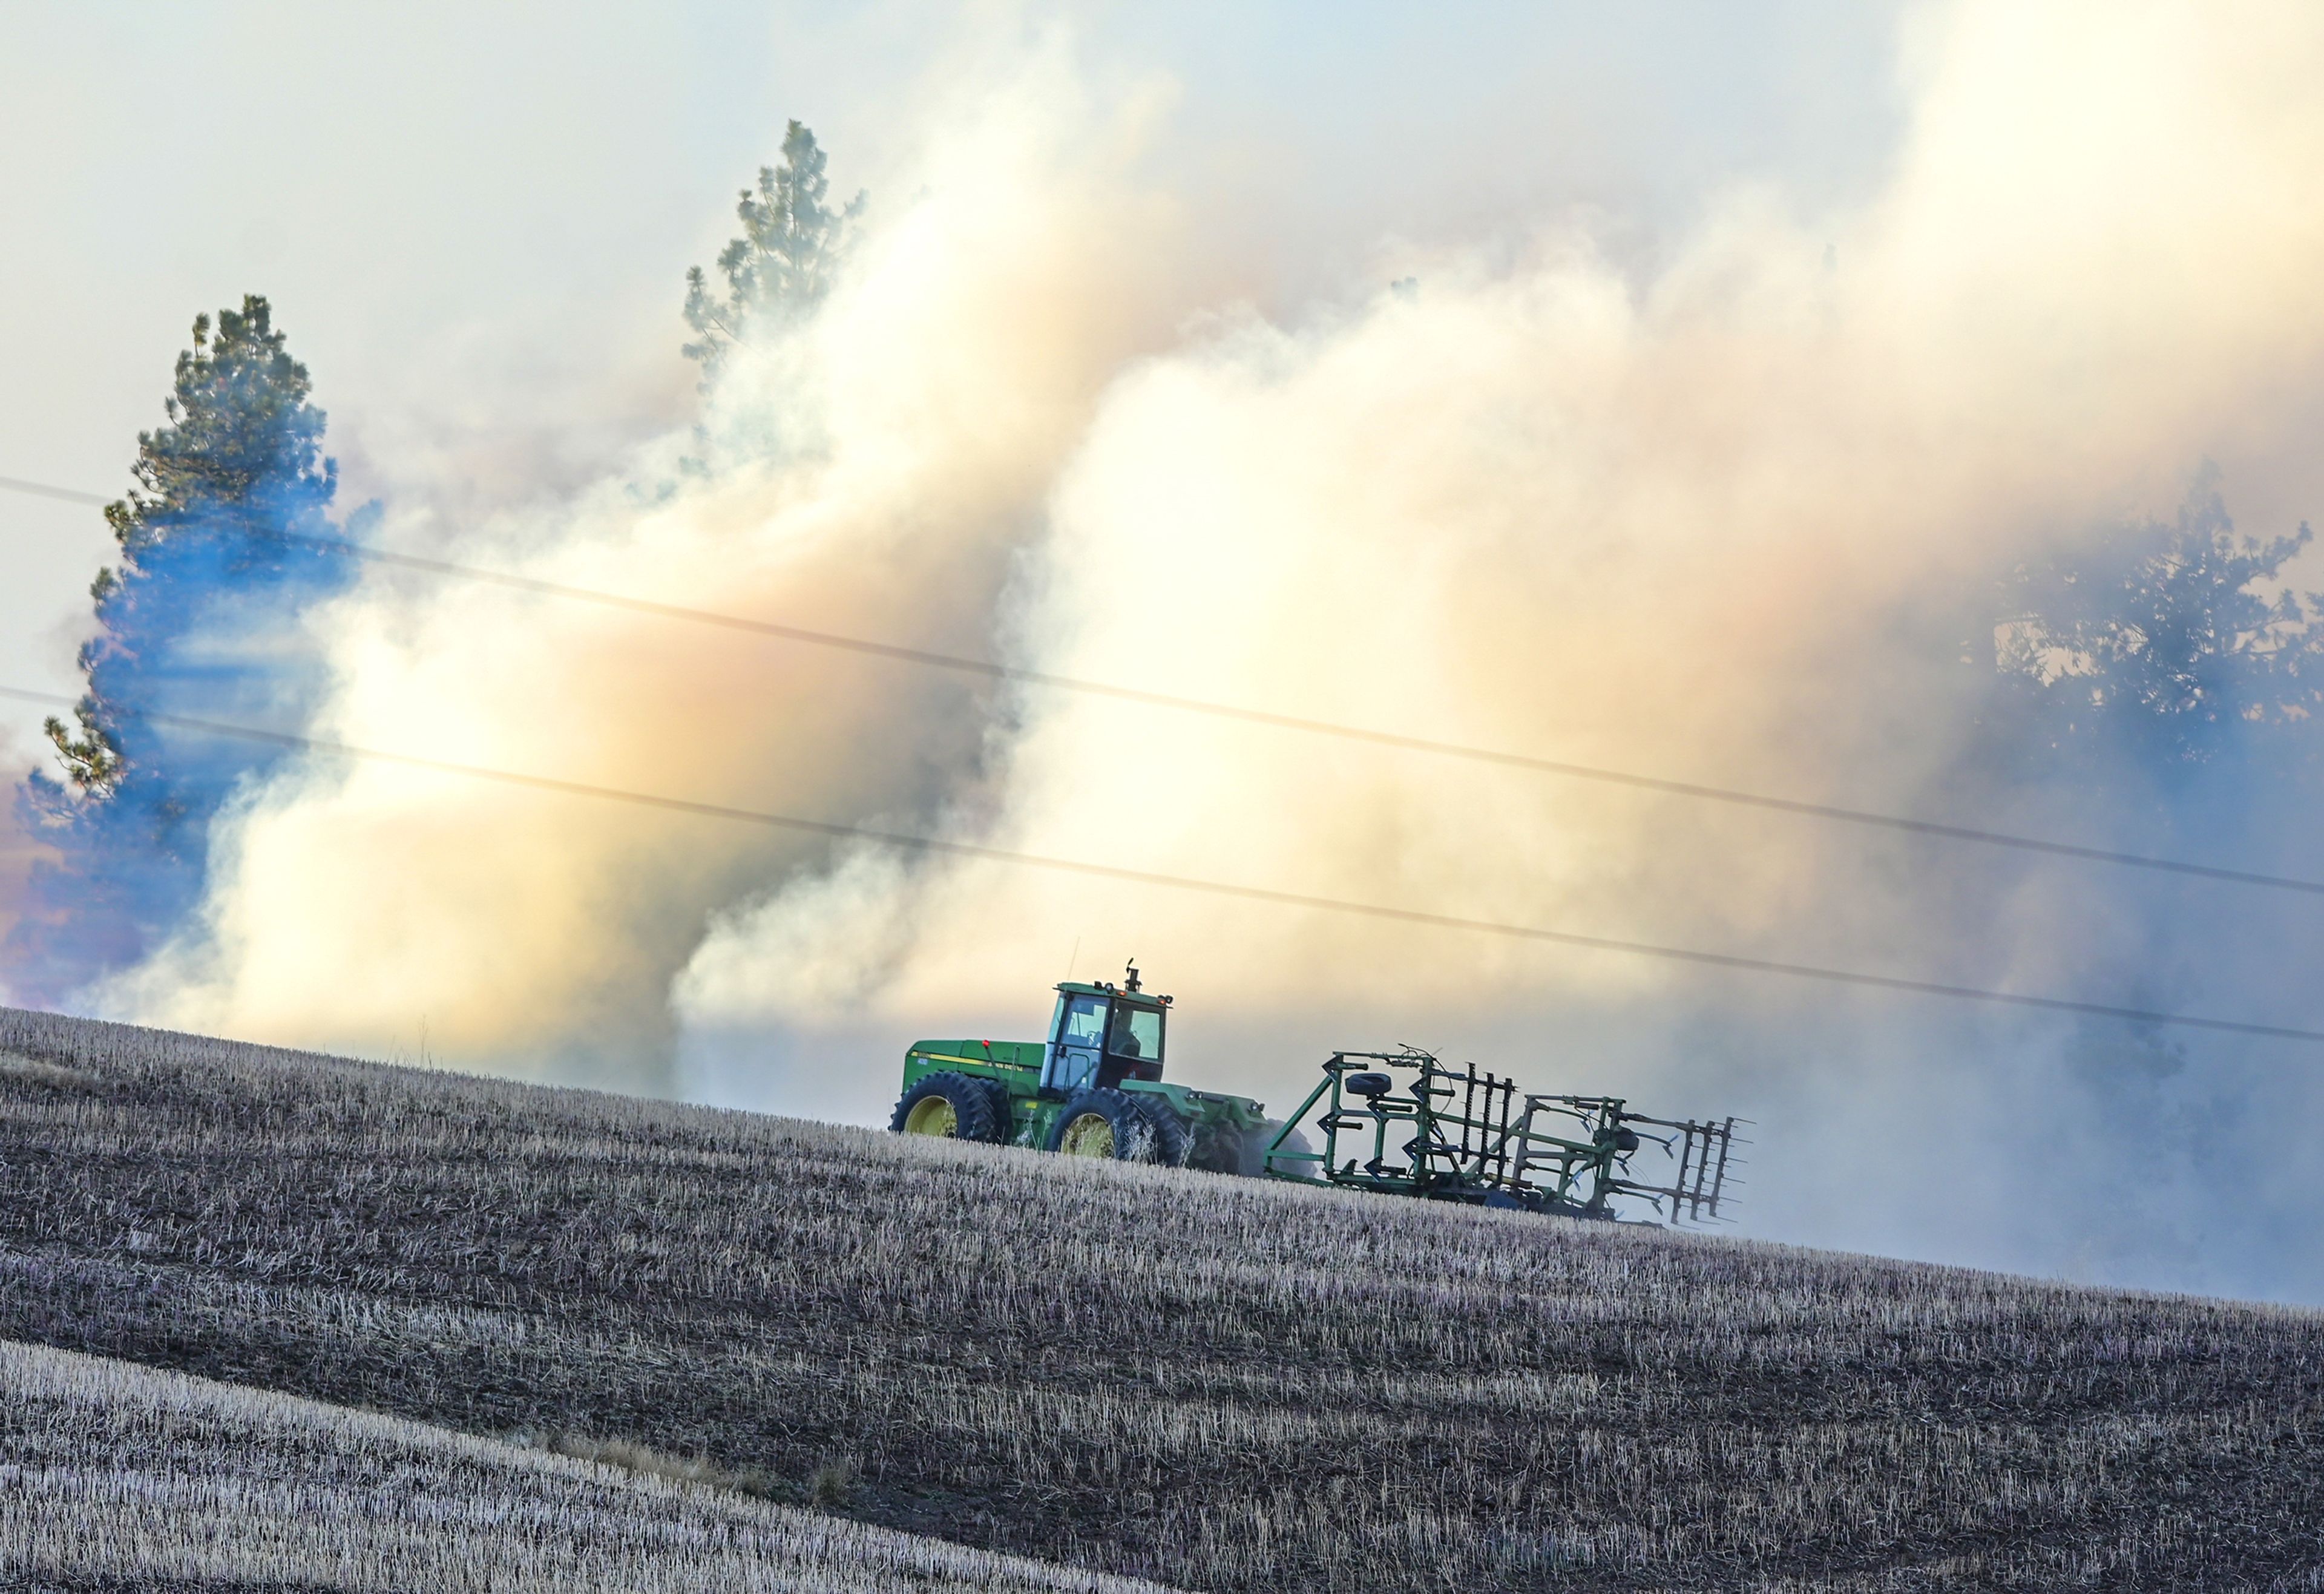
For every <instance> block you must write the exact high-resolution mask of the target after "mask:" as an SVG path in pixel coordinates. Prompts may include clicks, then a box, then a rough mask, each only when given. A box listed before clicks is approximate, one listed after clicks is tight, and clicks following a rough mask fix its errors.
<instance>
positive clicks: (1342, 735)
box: [0, 476, 2324, 896]
mask: <svg viewBox="0 0 2324 1594" xmlns="http://www.w3.org/2000/svg"><path fill="white" fill-rule="evenodd" d="M0 488H10V489H14V490H17V491H21V492H28V493H41V494H43V495H45V496H48V497H51V498H61V499H65V500H68V501H69V502H79V503H105V502H109V501H108V500H106V499H102V498H99V497H97V495H96V494H94V493H75V492H72V491H70V490H69V489H67V488H63V487H44V486H42V485H40V484H37V483H31V482H18V481H14V480H13V479H10V478H8V477H5V476H0ZM271 535H273V536H275V537H277V538H280V539H282V540H284V541H289V542H303V543H308V544H311V545H313V546H315V547H318V548H332V549H336V550H337V551H339V552H341V553H345V554H347V555H350V556H352V557H355V558H359V559H364V560H368V561H369V562H371V563H373V564H375V565H386V566H392V567H396V568H399V569H405V570H419V571H424V572H426V573H427V574H429V575H432V576H457V577H460V578H462V579H465V580H469V581H477V582H484V583H486V584H489V585H494V586H503V587H508V588H511V589H512V590H514V591H518V592H530V593H538V594H542V595H544V596H549V597H558V598H567V599H572V600H575V601H577V602H581V603H587V604H599V605H601V606H603V607H605V608H609V609H623V610H627V611H629V612H631V613H637V614H652V615H657V616H659V617H660V618H663V619H667V620H683V621H690V622H695V623H696V624H701V625H714V626H719V627H723V628H724V629H725V630H728V631H749V632H752V633H755V634H757V635H760V636H767V637H776V638H779V639H780V640H784V641H789V642H800V643H805V644H807V645H808V646H810V647H816V648H830V649H835V650H839V651H842V652H848V653H856V654H862V655H865V656H868V657H871V658H875V659H893V660H896V661H897V662H899V663H903V664H913V665H919V666H922V667H924V668H931V669H943V670H951V671H954V673H957V674H962V675H973V676H978V677H982V678H984V679H986V680H992V681H1006V682H1011V683H1015V684H1019V685H1024V686H1046V687H1049V688H1051V689H1053V690H1056V691H1061V692H1074V693H1079V694H1081V695H1082V696H1090V697H1106V698H1111V699H1113V700H1114V701H1116V702H1120V703H1136V704H1141V705H1146V706H1148V707H1152V708H1167V709H1172V710H1175V711H1176V712H1178V713H1182V714H1205V715H1208V716H1210V717H1212V718H1213V719H1223V720H1237V721H1240V722H1242V723H1245V724H1253V725H1266V726H1268V727H1270V728H1272V729H1275V730H1280V731H1298V732H1303V733H1306V734H1309V735H1314V736H1330V737H1335V738H1337V739H1339V740H1341V741H1345V742H1365V743H1368V744H1369V745H1371V746H1374V747H1389V748H1395V749H1397V750H1398V751H1405V752H1420V753H1428V754H1432V755H1434V756H1436V757H1440V758H1452V759H1464V760H1469V761H1471V762H1474V763H1482V764H1495V765H1499V766H1501V767H1503V768H1505V769H1528V770H1532V771H1534V772H1535V773H1536V774H1544V775H1558V776H1563V777H1566V778H1568V779H1575V780H1595V781H1599V782H1600V783H1602V784H1605V785H1609V786H1624V787H1628V788H1632V789H1634V790H1639V791H1659V792H1665V793H1669V794H1671V795H1673V796H1676V797H1697V798H1701V799H1702V800H1703V801H1706V802H1715V803H1731V804H1735V805H1737V806H1743V807H1751V808H1762V809H1766V810H1770V811H1772V812H1775V813H1779V814H1796V815H1803V816H1805V817H1807V818H1811V819H1830V820H1836V821H1839V822H1840V823H1842V824H1847V825H1867V826H1872V827H1875V828H1878V829H1884V830H1895V831H1902V832H1904V834H1908V835H1922V836H1931V837H1935V838H1937V839H1940V840H1943V841H1955V842H1974V843H1979V844H1981V845H1985V846H1991V847H2006V848H2013V849H2015V850H2016V851H2019V852H2041V853H2045V854H2047V855H2049V856H2051V857H2055V858H2078V859H2080V860H2082V861H2085V862H2093V863H2111V864H2116V865H2119V866H2122V867H2124V868H2129V869H2145V870H2153V871H2160V872H2163V873H2166V874H2180V875H2191V876H2194V877H2195V878H2197V879H2199V880H2223V881H2226V882H2227V883H2229V884H2233V885H2239V886H2264V887H2268V888H2270V889H2275V890H2282V891H2301V892H2306V893H2308V894H2310V895H2311V896H2324V880H2301V879H2298V878H2296V877H2294V876H2289V875H2281V874H2268V873H2264V872H2262V871H2253V870H2242V869H2222V868H2218V867H2217V866H2215V865H2212V864H2209V863H2192V862H2189V861H2185V860H2183V859H2176V858H2157V857H2153V856H2152V855H2150V854H2147V853H2143V852H2114V851H2111V850H2109V849H2107V848H2104V847H2086V846H2080V845H2078V844H2076V843H2071V842H2059V841H2049V840H2045V839H2043V838H2042V837H2039V836H2026V835H2015V834H2010V833H2008V832H2006V831H1997V830H1980V829H1977V828H1975V827H1973V826H1969V825H1944V824H1940V823H1938V822H1937V821H1935V820H1932V819H1914V818H1910V817H1908V816H1906V815H1900V814H1878V813H1874V812H1872V811H1870V810H1868V809H1864V808H1848V807H1840V806H1835V805H1832V804H1830V803H1811V802H1804V801H1802V800H1799V799H1797V798H1794V797H1771V796H1769V795H1767V794H1766V793H1764V792H1752V791H1739V790H1737V789H1735V788H1731V787H1724V786H1705V785H1701V784H1700V783H1698V782H1694V781H1688V780H1670V779H1664V778H1662V777H1660V776H1656V775H1641V774H1637V773H1635V772H1633V771H1629V770H1624V769H1603V768H1600V767H1598V766H1595V765H1591V764H1574V763H1566V762H1563V761H1561V760H1555V759H1545V758H1535V757H1534V756H1533V755H1531V754H1529V753H1519V752H1508V751H1502V750H1499V749H1496V748H1489V747H1471V746H1468V745H1465V744H1463V743H1461V742H1440V741H1436V740H1434V739H1433V738H1430V737H1425V736H1405V735H1400V734H1398V733H1395V732H1392V731H1375V730H1369V729H1367V728H1365V727H1363V726H1360V725H1346V724H1341V723H1336V722H1333V721H1330V720H1314V719H1305V718H1302V717H1300V716H1298V715H1296V714H1276V713H1272V712H1270V711H1268V710H1266V709H1259V708H1243V707H1240V706H1238V705H1234V704H1230V703H1213V702H1211V701H1209V700H1207V699H1204V698H1199V697H1180V696H1174V695H1172V694H1170V693H1167V692H1148V691H1144V690H1141V689H1140V688H1139V687H1135V686H1116V685H1114V684H1112V683H1111V682H1107V681H1093V680H1086V679H1084V678H1082V677H1077V676H1065V675H1055V674H1052V673H1050V672H1049V671H1047V670H1039V669H1026V668H1019V667H1018V666H1015V665H1007V664H998V663H994V662H993V661H991V660H990V659H969V658H964V657H962V656H960V655H957V654H952V653H936V652H931V651H928V650H926V649H921V648H907V647H901V646H899V645H897V644H895V643H892V642H875V641H871V640H868V639H866V638H862V637H851V636H843V635H841V634H839V633H837V632H835V631H812V630H808V629H807V628H806V627H803V626H796V625H782V624H779V623H777V622H774V621H770V620H752V619H748V618H745V617H744V616H742V615H738V614H721V613H717V612H715V611H714V610H707V609H691V608H686V607H682V606H680V605H678V604H657V603H654V602H652V601H650V599H645V598H632V597H624V596H622V594H619V593H609V592H604V591H602V590H599V589H597V588H595V587H586V586H568V585H566V584H564V583H562V582H556V581H542V580H539V579H538V578H536V577H533V576H517V575H513V574H512V573H509V572H507V571H501V570H487V569H483V568H480V567H476V566H474V565H462V564H456V563H454V562H453V561H451V560H448V559H431V558H428V557H423V556H421V555H419V554H401V553H393V552H391V551H389V550H388V549H385V548H369V547H366V546H364V544H362V543H356V542H348V541H346V540H345V539H340V538H336V537H313V536H309V535H306V534H304V533H300V532H290V531H282V532H274V533H272V534H271Z"/></svg>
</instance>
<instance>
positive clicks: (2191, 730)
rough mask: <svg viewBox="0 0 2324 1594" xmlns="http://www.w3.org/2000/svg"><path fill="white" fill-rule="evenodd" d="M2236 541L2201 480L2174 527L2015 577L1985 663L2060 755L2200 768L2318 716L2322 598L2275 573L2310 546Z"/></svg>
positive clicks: (2121, 537) (2124, 537) (2209, 483)
mask: <svg viewBox="0 0 2324 1594" xmlns="http://www.w3.org/2000/svg"><path fill="white" fill-rule="evenodd" d="M2310 535H2311V534H2310V530H2309V528H2308V527H2306V526H2304V525H2303V526H2301V528H2300V529H2299V530H2297V531H2295V532H2293V533H2292V534H2291V535H2289V536H2284V537H2276V538H2267V539H2261V538H2252V537H2246V536H2245V535H2243V534H2241V533H2239V532H2238V531H2237V530H2236V527H2235V523H2234V522H2233V521H2230V520H2229V519H2228V518H2227V505H2226V503H2225V502H2224V500H2223V499H2222V498H2221V496H2220V493H2219V489H2218V473H2217V472H2216V471H2209V470H2207V471H2206V472H2205V473H2204V474H2203V475H2202V476H2201V477H2199V479H2198V480H2197V482H2196V483H2195V485H2194V487H2193V490H2192V491H2191V492H2190V493H2189V495H2188V498H2187V502H2186V503H2185V504H2184V505H2183V506H2182V507H2181V510H2180V512H2179V514H2178V516H2177V518H2176V519H2175V520H2174V521H2168V522H2156V523H2151V524H2148V525H2145V526H2140V527H2126V528H2123V529H2121V530H2119V531H2118V532H2117V533H2116V535H2115V536H2113V537H2111V538H2109V539H2107V540H2106V541H2105V543H2103V544H2102V545H2100V546H2099V547H2098V548H2093V549H2088V550H2083V551H2081V552H2080V553H2079V554H2077V555H2074V556H2070V557H2061V558H2056V559H2053V560H2051V561H2049V562H2047V563H2045V564H2043V565H2042V566H2040V567H2026V568H2022V569H2020V570H2018V571H2016V572H2015V574H2014V576H2012V577H2011V579H2010V580H2009V582H2008V583H2007V584H2006V587H2005V593H2006V598H2005V602H2006V604H2007V605H2008V608H2009V610H2010V611H2011V613H2010V618H2009V619H2007V620H2006V621H2005V622H2003V624H2002V626H2001V627H2000V629H1999V631H1997V637H1996V642H1997V663H1998V665H1999V666H2000V668H2001V670H2002V673H2003V675H2004V676H2005V677H2007V678H2009V679H2011V680H2013V681H2014V682H2015V683H2016V684H2017V686H2018V690H2019V691H2020V692H2021V694H2023V695H2024V696H2023V697H2022V698H2021V704H2022V706H2023V707H2024V708H2027V709H2031V710H2032V711H2033V721H2034V723H2035V724H2036V725H2038V727H2039V730H2038V731H2037V735H2038V736H2039V737H2040V738H2041V739H2042V740H2043V741H2046V742H2049V743H2050V744H2051V745H2052V746H2054V747H2058V748H2061V749H2063V748H2065V747H2068V746H2070V745H2073V744H2078V743H2079V744H2093V743H2096V744H2112V745H2113V746H2115V747H2116V748H2118V749H2120V750H2121V751H2129V752H2133V753H2134V754H2135V756H2136V757H2137V758H2139V759H2140V760H2142V761H2143V762H2145V763H2147V764H2148V765H2150V766H2151V767H2155V768H2166V767H2168V766H2171V765H2174V764H2177V765H2193V764H2200V763H2204V762H2208V761H2209V760H2211V759H2213V758H2214V757H2216V756H2218V754H2219V753H2220V752H2221V751H2223V750H2224V748H2225V747H2226V746H2227V744H2228V743H2229V742H2231V741H2233V740H2235V739H2236V738H2237V737H2238V736H2242V735H2248V734H2251V733H2265V731H2266V728H2267V727H2270V726H2277V727H2305V726H2308V725H2310V724H2312V723H2314V721H2315V720H2316V719H2317V718H2318V716H2319V714H2324V626H2319V625H2318V624H2317V623H2316V618H2317V616H2318V614H2319V612H2324V594H2312V593H2311V594H2300V593H2298V592H2296V591H2294V590H2293V589H2292V586H2291V585H2290V583H2289V582H2288V580H2287V579H2286V576H2285V574H2284V569H2285V567H2286V566H2287V565H2289V564H2290V563H2291V562H2292V559H2293V557H2294V556H2295V555H2297V554H2299V553H2300V552H2301V550H2302V549H2303V548H2306V547H2307V546H2308V544H2309V541H2310Z"/></svg>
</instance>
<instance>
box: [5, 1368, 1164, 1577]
mask: <svg viewBox="0 0 2324 1594" xmlns="http://www.w3.org/2000/svg"><path fill="white" fill-rule="evenodd" d="M0 1582H5V1585H6V1586H7V1587H9V1588H12V1589H22V1588H24V1587H26V1586H28V1585H31V1586H33V1587H40V1588H54V1589H91V1588H103V1589H155V1588H169V1589H182V1588H186V1587H189V1586H198V1587H201V1588H204V1589H284V1588H296V1589H332V1590H342V1589H344V1590H347V1591H348V1594H359V1591H364V1590H379V1591H381V1594H394V1591H398V1590H405V1589H429V1590H434V1591H437V1594H469V1591H471V1590H473V1591H475V1594H484V1591H485V1590H491V1591H492V1594H568V1591H574V1594H580V1591H588V1590H597V1589H606V1590H612V1589H622V1590H625V1591H635V1594H694V1591H696V1590H704V1591H707V1590H711V1589H718V1590H736V1591H741V1590H779V1589H780V1590H788V1589H815V1590H817V1591H818V1594H824V1591H826V1590H827V1591H829V1594H1140V1591H1141V1590H1143V1591H1145V1594H1159V1591H1157V1590H1156V1589H1155V1588H1154V1585H1152V1584H1150V1583H1132V1582H1128V1581H1123V1580H1115V1579H1111V1578H1093V1577H1091V1576H1089V1575H1087V1574H1084V1573H1080V1572H1074V1571H1063V1570H1060V1569H1056V1568H1050V1567H1041V1566H1035V1565H1032V1564H1030V1563H1028V1562H1020V1561H1015V1560H1011V1559H1009V1558H1006V1557H1001V1556H994V1555H989V1554H986V1553H982V1552H981V1551H976V1550H964V1549H961V1548H959V1547H957V1546H955V1545H952V1544H947V1543H943V1542H941V1541H939V1540H934V1539H923V1538H914V1537H912V1536H910V1535H908V1534H898V1533H890V1532H888V1531H887V1530H885V1529H881V1528H876V1527H866V1526H863V1525H860V1524H857V1523H853V1522H844V1521H839V1520H835V1519H834V1518H832V1517H829V1516H817V1515H814V1514H812V1513H809V1512H806V1511H800V1510H796V1509H793V1508H790V1507H788V1506H772V1505H768V1504H766V1503H765V1502H763V1501H760V1500H754V1499H750V1498H747V1497H743V1496H742V1495H739V1494H735V1493H733V1492H731V1491H728V1490H725V1489H719V1488H697V1487H690V1486H687V1485H685V1484H681V1483H677V1482H672V1481H669V1480H667V1479H662V1478H659V1477H654V1476H651V1475H642V1474H640V1473H637V1472H634V1471H629V1472H624V1471H617V1470H613V1468H610V1467H604V1466H598V1465H595V1464H592V1463H590V1462H587V1461H582V1460H571V1459H568V1458H567V1457H564V1456H561V1455H554V1454H549V1453H546V1452H544V1451H539V1450H522V1449H518V1448H516V1447H515V1446H512V1445H509V1444H503V1443H500V1442H495V1441H493V1440H489V1439H475V1438H470V1437H467V1436H466V1435H462V1434H457V1433H447V1432H446V1431H445V1430H443V1429H441V1428H429V1427H423V1426H421V1425H420V1424H414V1423H406V1422H402V1421H400V1420H398V1419H396V1418H393V1417H385V1416H380V1415H377V1414H372V1413H367V1412H350V1411H346V1410H343V1409H341V1408H339V1407H336V1406H327V1405H319V1404H318V1403H316V1402H313V1401H309V1400H300V1399H296V1398H293V1397H291V1396H282V1395H275V1394H270V1393H265V1392H262V1391H254V1390H249V1389H242V1388H237V1387H234V1386H232V1385H228V1384H215V1383H210V1382H208V1381H207V1380H203V1379H197V1378H189V1377H185V1376H183V1375H182V1374H178V1373H166V1372H156V1371H153V1370H152V1369H150V1368H141V1367H136V1366H134V1365H131V1364H128V1363H124V1362H119V1361H107V1360H105V1359H100V1358H97V1357H89V1356H78V1355H75V1354H73V1353H72V1352H69V1351H62V1350H44V1349H38V1348H34V1347H31V1346H25V1345H10V1344H0Z"/></svg>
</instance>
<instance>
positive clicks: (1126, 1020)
mask: <svg viewBox="0 0 2324 1594" xmlns="http://www.w3.org/2000/svg"><path fill="white" fill-rule="evenodd" d="M1105 1049H1106V1050H1107V1051H1109V1052H1111V1053H1112V1054H1113V1055H1115V1056H1117V1057H1127V1058H1131V1059H1134V1060H1136V1061H1138V1062H1141V1063H1159V1062H1160V1061H1161V1060H1162V1015H1161V1014H1160V1013H1158V1012H1157V1011H1155V1010H1154V1009H1152V1008H1133V1007H1130V1006H1129V1005H1127V1004H1124V1005H1122V1006H1120V1007H1117V1008H1115V1009H1114V1010H1113V1033H1112V1034H1111V1035H1110V1036H1108V1037H1106V1043H1105Z"/></svg>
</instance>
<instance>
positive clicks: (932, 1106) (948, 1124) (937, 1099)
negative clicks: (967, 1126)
mask: <svg viewBox="0 0 2324 1594" xmlns="http://www.w3.org/2000/svg"><path fill="white" fill-rule="evenodd" d="M904 1133H906V1134H908V1135H942V1136H944V1137H945V1138H947V1139H951V1138H957V1137H958V1135H959V1134H960V1114H959V1113H957V1112H954V1110H952V1103H951V1102H949V1101H945V1099H944V1098H943V1097H942V1096H929V1097H927V1098H925V1099H924V1100H921V1101H915V1102H913V1103H912V1110H911V1111H909V1112H908V1113H906V1114H905V1115H904Z"/></svg>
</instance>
